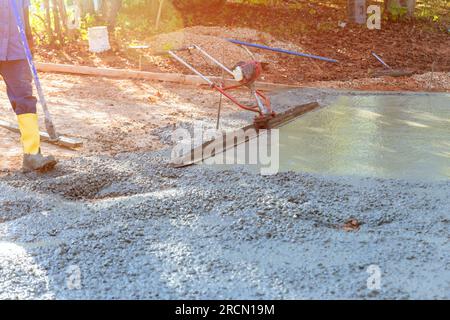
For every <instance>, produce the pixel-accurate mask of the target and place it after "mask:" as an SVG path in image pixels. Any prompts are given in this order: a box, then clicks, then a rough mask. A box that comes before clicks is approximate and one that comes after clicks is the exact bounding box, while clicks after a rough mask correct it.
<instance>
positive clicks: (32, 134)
mask: <svg viewBox="0 0 450 320" xmlns="http://www.w3.org/2000/svg"><path fill="white" fill-rule="evenodd" d="M17 120H18V122H19V129H20V134H21V136H22V137H21V140H22V145H23V153H24V154H23V165H22V170H23V171H24V172H30V171H43V172H45V171H49V170H52V169H53V168H54V167H55V165H56V163H57V162H56V160H55V158H54V157H52V156H49V157H44V156H43V155H42V154H41V149H40V145H41V137H40V135H39V124H38V117H37V114H34V113H26V114H21V115H18V116H17Z"/></svg>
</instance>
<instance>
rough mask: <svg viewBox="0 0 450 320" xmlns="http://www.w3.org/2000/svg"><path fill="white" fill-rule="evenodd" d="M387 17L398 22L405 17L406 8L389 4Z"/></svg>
mask: <svg viewBox="0 0 450 320" xmlns="http://www.w3.org/2000/svg"><path fill="white" fill-rule="evenodd" d="M388 11H389V15H390V18H391V20H392V21H399V20H401V19H402V18H404V17H405V16H406V14H407V13H408V8H406V7H402V6H399V5H398V4H395V3H391V4H390V5H389V8H388Z"/></svg>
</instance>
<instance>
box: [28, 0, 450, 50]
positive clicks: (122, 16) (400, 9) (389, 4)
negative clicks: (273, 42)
mask: <svg viewBox="0 0 450 320" xmlns="http://www.w3.org/2000/svg"><path fill="white" fill-rule="evenodd" d="M227 2H228V3H234V4H240V5H242V6H243V10H252V9H251V8H252V7H251V6H252V5H256V6H268V7H270V6H273V7H287V8H292V9H295V8H300V7H302V6H303V7H305V6H306V7H307V6H308V5H310V4H314V5H317V6H330V7H336V8H342V10H343V11H344V12H346V7H347V3H348V0H311V1H307V0H33V7H34V11H33V13H34V14H33V28H34V30H35V34H36V35H37V37H38V38H39V41H40V42H42V43H47V44H50V45H52V46H56V47H58V46H62V45H64V44H65V43H66V42H67V41H70V40H72V39H78V38H79V37H85V36H86V29H87V28H88V27H89V26H93V25H107V26H108V27H109V30H110V33H111V35H112V36H114V31H115V30H119V31H124V30H130V32H131V31H132V30H134V31H136V32H137V33H139V32H145V33H147V34H152V33H153V34H154V33H156V32H158V29H159V20H160V19H159V18H158V17H159V15H158V12H159V13H161V12H162V18H161V20H162V25H163V29H164V30H163V31H165V30H174V29H176V28H179V27H183V25H184V24H189V21H190V19H192V15H197V16H198V14H199V13H202V12H203V13H204V14H205V15H216V16H218V15H220V14H221V11H222V10H224V5H225V4H226V3H227ZM366 4H367V5H369V4H379V5H380V6H381V7H382V8H383V12H384V17H385V19H390V20H391V21H400V20H402V19H411V18H413V17H415V18H418V19H429V20H433V21H436V22H441V23H444V24H446V26H447V27H449V28H450V1H449V0H386V1H383V0H367V1H366ZM161 6H163V7H162V10H161ZM74 8H75V9H74ZM78 17H79V18H80V21H81V23H80V25H79V27H77V28H70V27H69V26H70V25H75V26H76V25H77V24H76V23H75V22H76V21H74V20H76V19H78ZM257 18H258V17H255V19H257Z"/></svg>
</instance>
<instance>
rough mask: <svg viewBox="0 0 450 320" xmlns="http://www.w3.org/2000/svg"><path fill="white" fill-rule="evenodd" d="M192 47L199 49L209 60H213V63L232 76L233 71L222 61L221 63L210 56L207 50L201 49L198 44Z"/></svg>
mask: <svg viewBox="0 0 450 320" xmlns="http://www.w3.org/2000/svg"><path fill="white" fill-rule="evenodd" d="M194 47H195V48H196V49H197V50H198V51H200V53H202V54H203V55H204V56H205V57H207V58H209V59H210V60H211V61H213V62H214V63H215V64H217V65H218V66H219V67H221V68H222V69H223V70H225V71H226V72H228V73H229V74H230V75H232V76H233V77H234V74H233V71H231V70H230V69H228V68H227V67H226V66H225V65H224V64H223V63H221V62H220V61H218V60H217V59H216V58H214V57H213V56H211V55H210V54H209V53H208V52H206V51H205V50H203V49H202V48H200V47H199V46H198V45H194Z"/></svg>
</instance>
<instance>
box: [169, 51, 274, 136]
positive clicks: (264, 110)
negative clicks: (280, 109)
mask: <svg viewBox="0 0 450 320" xmlns="http://www.w3.org/2000/svg"><path fill="white" fill-rule="evenodd" d="M191 50H197V51H198V52H199V53H200V54H202V55H203V56H205V57H206V58H208V59H209V60H211V61H212V62H213V63H214V64H216V65H217V66H219V67H220V68H221V69H222V70H224V71H225V72H226V73H228V74H229V75H231V76H232V77H233V78H234V80H236V81H238V82H239V83H238V84H237V85H233V86H228V87H227V86H223V85H221V84H220V85H219V84H216V83H214V82H213V81H212V80H210V79H209V78H208V77H207V76H205V75H203V74H202V73H201V72H200V71H198V70H197V69H195V68H194V67H193V66H192V65H190V64H189V63H188V62H186V61H185V60H184V59H183V58H181V57H180V56H179V55H177V54H176V52H178V51H191ZM168 53H169V55H171V56H172V57H173V58H174V59H175V60H177V61H178V62H180V63H181V64H182V65H184V66H185V67H187V68H188V69H189V70H191V71H192V72H194V73H195V74H196V75H198V76H199V77H201V78H202V79H203V80H204V81H205V82H206V83H207V84H208V85H209V86H210V87H211V88H212V89H213V90H217V91H218V92H220V94H222V95H223V96H225V97H226V98H228V99H229V100H230V101H231V102H233V103H234V104H235V105H237V106H238V107H239V108H241V109H244V110H247V111H251V112H254V113H257V115H256V116H255V119H254V125H255V126H256V127H257V128H261V129H262V128H266V127H267V123H268V120H270V119H272V118H273V117H275V113H274V112H273V111H272V108H271V105H270V99H269V98H268V97H267V96H266V95H265V94H264V93H262V91H260V90H257V89H256V86H255V81H256V80H258V78H259V77H260V76H261V73H262V65H261V63H260V62H258V61H255V60H252V61H247V62H239V63H237V64H236V65H235V66H234V67H233V68H232V69H230V68H228V67H226V66H225V65H224V64H223V63H221V62H219V61H218V60H217V59H215V58H214V57H212V56H211V55H210V54H208V53H207V52H206V51H205V50H203V49H202V48H200V47H199V46H198V45H192V46H189V47H186V48H181V49H177V50H169V51H168ZM242 87H247V88H249V89H250V91H251V94H252V96H253V97H254V98H255V105H252V106H251V105H245V104H243V103H241V102H239V101H238V100H237V99H236V98H235V97H233V96H232V95H231V93H230V91H231V90H235V89H239V88H242Z"/></svg>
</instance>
